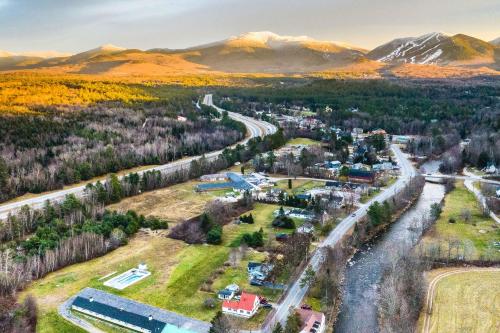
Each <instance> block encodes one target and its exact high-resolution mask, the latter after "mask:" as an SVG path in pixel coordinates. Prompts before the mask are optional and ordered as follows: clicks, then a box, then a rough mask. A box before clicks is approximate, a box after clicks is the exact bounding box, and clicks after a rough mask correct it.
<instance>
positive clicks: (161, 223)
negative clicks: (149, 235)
mask: <svg viewBox="0 0 500 333" xmlns="http://www.w3.org/2000/svg"><path fill="white" fill-rule="evenodd" d="M142 226H143V227H144V228H149V229H151V230H158V229H168V222H167V221H165V220H160V219H159V218H156V217H148V218H147V219H146V220H145V221H144V222H143V223H142Z"/></svg>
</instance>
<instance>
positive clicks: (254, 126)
mask: <svg viewBox="0 0 500 333" xmlns="http://www.w3.org/2000/svg"><path fill="white" fill-rule="evenodd" d="M203 103H204V104H206V105H209V106H212V107H215V108H216V109H217V110H218V111H219V112H222V111H224V110H223V109H221V108H218V107H216V106H215V105H213V101H212V95H206V96H205V97H204V100H203ZM228 114H229V117H231V118H232V119H235V120H238V121H240V122H242V123H243V124H245V126H246V127H247V131H248V135H247V136H246V138H245V139H244V140H242V141H240V142H238V143H237V144H242V145H243V144H246V143H247V142H248V140H250V139H251V138H255V137H258V136H265V135H267V134H273V133H275V132H276V131H277V128H276V126H274V125H272V124H270V123H267V122H265V121H260V120H257V119H253V118H250V117H246V116H243V115H240V114H238V113H234V112H228ZM237 144H235V145H233V146H231V147H234V146H236V145H237ZM222 151H223V149H222V150H218V151H214V152H210V153H207V154H205V157H206V158H207V159H208V160H212V159H216V158H217V157H218V156H219V155H220V154H222ZM200 157H201V156H192V157H188V158H184V159H182V160H178V161H174V162H171V163H167V164H164V165H160V166H157V167H152V168H150V169H146V170H143V171H140V172H138V173H139V174H142V173H144V172H146V171H151V170H158V171H161V172H162V173H164V174H169V173H173V172H175V171H178V170H182V169H186V168H189V167H190V165H191V162H192V161H193V160H196V159H198V158H200ZM86 185H87V184H85V185H81V186H75V187H72V188H69V189H64V190H60V191H55V192H51V193H47V194H42V195H38V196H36V197H33V198H28V199H24V200H19V201H16V202H12V203H9V204H3V205H0V220H2V219H5V218H7V216H8V215H9V214H13V213H15V212H16V211H17V210H19V209H20V208H21V207H23V206H25V205H27V206H30V207H31V208H33V209H38V208H41V207H43V205H44V203H45V202H46V201H50V202H60V201H62V200H64V198H65V197H66V196H67V195H69V194H74V195H76V196H82V195H83V194H84V191H85V187H86Z"/></svg>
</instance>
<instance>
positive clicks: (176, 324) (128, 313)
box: [73, 288, 210, 333]
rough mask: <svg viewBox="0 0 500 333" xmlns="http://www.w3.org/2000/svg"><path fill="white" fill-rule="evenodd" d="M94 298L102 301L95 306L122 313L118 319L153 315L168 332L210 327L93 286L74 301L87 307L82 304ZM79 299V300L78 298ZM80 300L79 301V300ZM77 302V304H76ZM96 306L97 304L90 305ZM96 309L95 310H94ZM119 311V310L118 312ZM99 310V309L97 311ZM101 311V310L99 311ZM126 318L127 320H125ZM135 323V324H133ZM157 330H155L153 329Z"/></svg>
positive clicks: (203, 332) (183, 332) (190, 332)
mask: <svg viewBox="0 0 500 333" xmlns="http://www.w3.org/2000/svg"><path fill="white" fill-rule="evenodd" d="M91 297H92V298H93V300H94V301H93V302H92V303H96V304H97V303H100V304H102V305H98V306H99V308H94V309H98V310H102V311H110V312H109V313H110V314H115V315H120V314H121V315H122V316H124V317H123V318H122V317H118V318H117V319H119V320H122V321H125V322H130V320H138V321H137V322H140V320H143V319H139V318H146V319H148V321H149V316H150V315H151V316H152V317H153V320H156V321H158V322H160V323H163V326H164V329H165V330H164V331H163V332H168V333H194V332H196V333H206V332H208V330H209V329H210V324H209V323H206V322H204V321H200V320H196V319H192V318H188V317H185V316H182V315H179V314H177V313H173V312H170V311H166V310H163V309H160V308H157V307H154V306H150V305H147V304H144V303H139V302H136V301H133V300H130V299H127V298H123V297H119V296H116V295H113V294H110V293H107V292H104V291H101V290H97V289H93V288H85V289H83V290H82V291H81V292H80V293H79V294H78V295H77V297H76V298H75V300H74V302H77V303H76V304H80V305H77V306H80V307H82V308H85V309H87V308H88V307H83V306H81V305H84V306H85V305H86V303H90V302H89V299H90V298H91ZM78 299H79V300H78ZM77 300H78V301H77ZM73 304H75V303H73ZM76 304H75V305H76ZM90 306H95V305H90ZM92 311H94V310H92ZM117 311H118V312H117ZM95 312H97V311H95ZM98 313H100V312H98ZM123 319H126V320H123ZM133 325H134V324H133ZM165 325H166V326H165ZM153 332H155V331H153ZM160 332H161V331H160Z"/></svg>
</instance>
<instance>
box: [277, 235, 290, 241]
mask: <svg viewBox="0 0 500 333" xmlns="http://www.w3.org/2000/svg"><path fill="white" fill-rule="evenodd" d="M287 239H288V235H287V234H276V240H277V241H278V242H286V240H287Z"/></svg>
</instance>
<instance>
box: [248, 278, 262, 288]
mask: <svg viewBox="0 0 500 333" xmlns="http://www.w3.org/2000/svg"><path fill="white" fill-rule="evenodd" d="M250 285H252V286H258V287H262V286H263V285H264V283H263V282H262V281H261V280H257V279H251V280H250Z"/></svg>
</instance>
